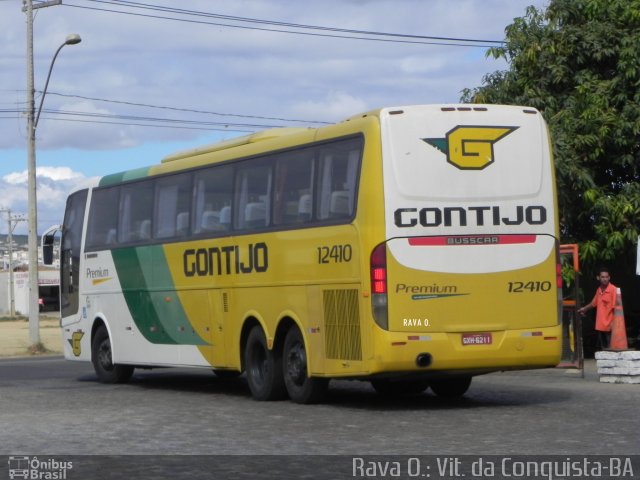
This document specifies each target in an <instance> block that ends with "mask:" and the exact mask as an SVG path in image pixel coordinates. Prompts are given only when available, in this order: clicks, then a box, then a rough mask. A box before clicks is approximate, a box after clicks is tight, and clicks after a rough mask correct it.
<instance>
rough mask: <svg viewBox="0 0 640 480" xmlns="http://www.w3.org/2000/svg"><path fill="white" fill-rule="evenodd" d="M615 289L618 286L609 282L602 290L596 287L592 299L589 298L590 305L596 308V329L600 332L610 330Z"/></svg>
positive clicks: (614, 302)
mask: <svg viewBox="0 0 640 480" xmlns="http://www.w3.org/2000/svg"><path fill="white" fill-rule="evenodd" d="M617 290H618V287H616V286H615V285H614V284H613V283H609V285H607V288H605V289H604V290H602V288H600V287H598V288H597V289H596V294H595V295H594V297H593V300H591V306H592V307H594V308H596V330H598V331H600V332H609V331H611V322H613V310H614V308H615V306H616V297H617Z"/></svg>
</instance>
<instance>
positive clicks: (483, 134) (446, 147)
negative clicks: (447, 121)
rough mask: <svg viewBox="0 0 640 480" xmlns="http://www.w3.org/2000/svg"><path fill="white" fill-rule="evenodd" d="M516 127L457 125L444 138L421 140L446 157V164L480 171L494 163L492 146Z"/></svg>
mask: <svg viewBox="0 0 640 480" xmlns="http://www.w3.org/2000/svg"><path fill="white" fill-rule="evenodd" d="M517 129H518V127H489V126H475V127H474V126H463V125H458V126H457V127H454V128H453V129H451V130H449V131H448V132H447V134H446V136H445V138H423V139H422V140H423V141H425V142H427V143H428V144H429V145H432V146H434V147H435V148H437V149H438V150H440V151H441V152H442V153H444V154H445V155H446V156H447V162H449V163H450V164H452V165H453V166H455V167H457V168H459V169H461V170H482V169H483V168H485V167H487V166H489V165H491V164H492V163H493V161H494V155H493V144H494V143H496V142H497V141H498V140H501V139H503V138H504V137H506V136H507V135H509V134H510V133H511V132H513V131H514V130H517Z"/></svg>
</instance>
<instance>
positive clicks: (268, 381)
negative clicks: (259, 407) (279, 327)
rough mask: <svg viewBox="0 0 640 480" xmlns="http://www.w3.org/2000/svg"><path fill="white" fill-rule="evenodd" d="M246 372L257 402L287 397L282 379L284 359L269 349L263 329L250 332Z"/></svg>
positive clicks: (246, 351) (247, 345)
mask: <svg viewBox="0 0 640 480" xmlns="http://www.w3.org/2000/svg"><path fill="white" fill-rule="evenodd" d="M244 363H245V372H246V374H247V383H248V384H249V390H251V395H252V396H253V398H255V399H256V400H281V399H283V398H285V397H286V390H285V387H284V381H283V378H282V358H281V357H280V356H279V355H278V353H277V352H276V351H274V350H269V349H268V348H267V339H266V338H265V335H264V332H263V331H262V328H261V327H259V326H255V327H253V328H252V329H251V331H250V332H249V336H248V337H247V343H246V345H245V350H244Z"/></svg>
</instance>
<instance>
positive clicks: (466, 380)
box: [430, 377, 471, 398]
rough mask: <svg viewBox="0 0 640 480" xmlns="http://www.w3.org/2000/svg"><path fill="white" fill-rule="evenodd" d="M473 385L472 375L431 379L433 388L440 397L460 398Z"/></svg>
mask: <svg viewBox="0 0 640 480" xmlns="http://www.w3.org/2000/svg"><path fill="white" fill-rule="evenodd" d="M469 385H471V377H454V378H440V379H438V380H432V381H431V384H430V386H431V390H433V393H435V394H436V395H438V396H439V397H444V398H458V397H461V396H463V395H464V394H465V393H466V391H467V390H468V389H469Z"/></svg>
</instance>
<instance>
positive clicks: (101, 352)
mask: <svg viewBox="0 0 640 480" xmlns="http://www.w3.org/2000/svg"><path fill="white" fill-rule="evenodd" d="M98 362H100V366H101V367H102V368H103V369H105V370H112V369H113V360H112V358H111V342H110V341H109V340H108V339H107V340H105V341H104V342H102V343H101V344H100V348H99V349H98Z"/></svg>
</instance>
